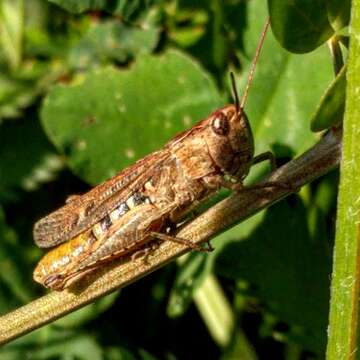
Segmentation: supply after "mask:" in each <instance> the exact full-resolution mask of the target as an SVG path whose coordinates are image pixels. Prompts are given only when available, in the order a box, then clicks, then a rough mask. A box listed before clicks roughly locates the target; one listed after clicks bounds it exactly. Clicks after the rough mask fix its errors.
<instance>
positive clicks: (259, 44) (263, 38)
mask: <svg viewBox="0 0 360 360" xmlns="http://www.w3.org/2000/svg"><path fill="white" fill-rule="evenodd" d="M269 25H270V18H269V17H268V18H267V20H266V22H265V25H264V29H263V31H262V33H261V36H260V40H259V43H258V45H257V48H256V52H255V57H254V60H253V61H252V63H251V68H250V72H249V75H248V79H247V83H246V87H245V91H244V95H243V97H242V99H241V103H240V109H239V110H241V109H243V108H244V106H245V104H246V100H247V97H248V94H249V89H250V85H251V83H252V81H253V78H254V73H255V68H256V64H257V62H258V59H259V55H260V51H261V48H262V46H263V44H264V40H265V35H266V32H267V29H268V27H269ZM231 78H233V76H232V77H231ZM232 81H233V80H232ZM233 88H234V85H233ZM236 97H237V94H236V96H235V104H236V107H237V106H238V101H239V100H238V99H237V98H236Z"/></svg>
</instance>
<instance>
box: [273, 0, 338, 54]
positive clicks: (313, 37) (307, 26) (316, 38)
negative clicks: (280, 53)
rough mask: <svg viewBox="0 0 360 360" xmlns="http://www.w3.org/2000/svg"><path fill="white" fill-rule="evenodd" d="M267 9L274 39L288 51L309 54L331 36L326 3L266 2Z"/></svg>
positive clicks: (319, 0)
mask: <svg viewBox="0 0 360 360" xmlns="http://www.w3.org/2000/svg"><path fill="white" fill-rule="evenodd" d="M268 6H269V12H270V17H271V26H272V29H273V31H274V34H275V37H276V39H277V40H278V41H279V42H280V44H281V46H283V47H284V48H285V49H287V50H289V51H291V52H294V53H306V52H310V51H312V50H314V49H316V48H317V47H318V46H320V45H321V44H322V43H324V42H325V41H326V40H328V39H329V38H330V37H331V36H332V34H333V33H334V30H333V29H332V27H331V25H330V23H329V20H328V15H327V12H326V6H327V1H326V0H293V1H290V2H289V1H283V0H268Z"/></svg>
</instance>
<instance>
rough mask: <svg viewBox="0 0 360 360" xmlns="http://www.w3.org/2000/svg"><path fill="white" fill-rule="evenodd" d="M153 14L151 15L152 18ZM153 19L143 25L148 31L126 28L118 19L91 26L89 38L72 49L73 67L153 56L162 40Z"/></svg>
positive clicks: (70, 56) (71, 63) (87, 34)
mask: <svg viewBox="0 0 360 360" xmlns="http://www.w3.org/2000/svg"><path fill="white" fill-rule="evenodd" d="M154 15H155V14H153V13H152V14H151V16H152V17H154ZM154 20H155V19H148V20H144V21H143V22H142V23H143V26H144V27H145V26H146V29H144V28H143V27H135V26H131V25H126V24H123V23H121V22H119V21H118V20H108V21H104V22H100V23H92V26H91V27H90V28H89V31H88V32H87V33H86V35H85V36H84V37H83V38H82V39H81V40H80V42H79V43H78V44H77V45H76V46H75V47H74V48H72V50H71V52H70V55H69V58H70V59H69V62H70V65H72V67H75V66H76V67H81V68H85V67H88V66H89V65H90V64H92V65H94V64H102V63H106V61H108V60H112V61H118V62H121V63H125V62H127V61H129V60H130V59H132V58H134V57H135V56H141V55H143V54H146V53H150V52H151V51H152V50H153V49H154V47H155V46H156V44H157V41H158V37H159V31H158V29H157V28H156V27H155V24H154Z"/></svg>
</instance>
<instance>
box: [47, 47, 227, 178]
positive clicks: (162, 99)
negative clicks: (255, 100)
mask: <svg viewBox="0 0 360 360" xmlns="http://www.w3.org/2000/svg"><path fill="white" fill-rule="evenodd" d="M221 104H222V99H221V97H220V95H219V93H218V91H217V89H216V86H215V84H214V83H213V81H212V80H211V79H210V77H209V75H208V74H207V73H206V72H205V71H204V70H203V69H202V68H201V67H200V66H199V65H198V64H197V63H196V62H194V61H193V60H192V59H191V58H189V57H188V56H186V55H184V54H182V53H180V52H177V51H169V52H167V53H166V54H164V55H161V56H149V55H147V56H145V55H144V56H142V57H141V58H139V59H138V61H137V62H136V63H135V64H134V65H133V66H132V67H131V68H130V69H128V70H122V71H119V70H115V69H112V68H106V69H101V70H98V71H95V72H91V73H89V74H87V75H86V76H85V77H84V78H81V79H78V83H77V84H74V85H71V86H64V85H61V86H56V87H55V88H54V89H53V90H52V91H51V93H50V94H49V96H48V97H47V99H46V101H45V102H44V105H43V108H42V112H41V116H42V122H43V126H44V128H45V130H46V133H47V134H48V136H49V138H50V139H51V141H52V142H53V143H54V144H55V145H56V146H57V147H58V149H59V150H60V151H61V152H63V153H64V154H65V155H66V157H67V161H68V163H69V166H70V167H71V168H72V170H73V171H74V172H75V173H76V174H77V175H79V176H80V177H82V178H83V179H85V180H86V181H88V182H90V183H92V184H96V183H98V182H100V181H102V180H104V179H106V178H108V177H110V176H113V175H114V174H115V173H116V172H118V171H119V170H120V169H121V168H124V167H126V166H128V165H130V164H131V163H133V162H134V160H135V159H137V158H140V157H142V156H144V155H146V154H148V153H150V152H151V151H153V150H155V149H157V148H159V147H160V146H162V145H163V144H164V143H165V142H166V141H168V140H169V139H170V138H171V137H172V136H174V135H175V134H176V133H177V132H179V131H180V130H183V129H184V128H185V127H189V126H191V125H192V124H193V123H194V122H195V121H197V120H200V119H201V118H203V117H205V116H207V115H208V114H209V113H210V111H211V110H215V109H216V108H217V107H219V106H220V105H221Z"/></svg>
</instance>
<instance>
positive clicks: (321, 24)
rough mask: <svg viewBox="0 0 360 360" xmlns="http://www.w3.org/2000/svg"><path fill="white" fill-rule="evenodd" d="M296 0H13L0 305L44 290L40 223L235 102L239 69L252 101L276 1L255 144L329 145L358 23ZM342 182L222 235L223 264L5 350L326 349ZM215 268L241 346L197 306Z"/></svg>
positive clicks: (182, 270)
mask: <svg viewBox="0 0 360 360" xmlns="http://www.w3.org/2000/svg"><path fill="white" fill-rule="evenodd" d="M284 4H285V2H283V1H281V0H269V1H268V4H266V3H265V2H264V1H261V0H252V1H245V0H225V1H220V0H211V1H203V0H198V1H188V0H178V1H176V0H167V1H165V0H148V1H145V0H143V1H142V0H137V1H126V0H114V1H109V0H93V1H90V0H51V1H46V0H27V1H24V0H15V1H14V0H2V1H0V68H1V72H0V312H1V313H2V314H4V313H6V312H8V311H10V310H11V309H14V308H16V307H18V306H21V305H22V304H24V303H27V302H29V301H30V300H31V299H34V298H36V297H38V296H40V295H41V294H43V293H44V289H42V288H40V287H39V286H37V285H36V284H35V283H34V282H33V280H32V276H31V274H32V269H33V268H34V266H35V264H36V262H37V261H38V260H39V258H40V257H41V255H42V254H43V251H42V250H40V249H38V248H36V247H35V245H34V243H33V240H32V226H33V223H34V222H35V221H36V220H37V219H39V218H40V217H42V216H44V215H45V214H47V213H48V212H50V211H53V210H54V209H56V208H57V207H59V206H61V205H62V204H63V203H64V200H65V199H66V197H67V196H68V195H70V194H74V193H81V192H84V191H86V190H88V189H89V188H90V185H94V184H97V183H99V182H100V181H102V180H104V179H106V178H108V177H109V176H112V175H114V174H115V173H116V172H117V171H119V170H120V169H122V168H123V167H125V166H127V165H129V164H131V163H132V162H134V161H135V160H136V159H138V158H140V157H142V156H143V155H145V154H147V153H149V152H150V151H153V150H156V149H159V148H160V147H161V146H162V145H163V144H164V143H165V142H166V141H167V140H168V139H169V138H171V137H172V136H173V135H175V134H176V133H177V132H179V131H181V130H183V129H186V128H189V127H190V126H191V125H192V124H194V123H195V122H196V121H198V120H200V119H202V118H204V117H206V116H207V114H209V113H210V112H211V111H213V110H215V109H216V108H218V107H220V106H222V105H225V104H226V103H227V102H231V101H232V96H231V90H230V85H229V71H230V70H232V71H234V72H235V73H236V74H237V78H238V79H239V81H238V86H239V91H240V93H241V92H242V90H243V89H244V86H245V82H246V78H247V73H248V70H249V67H250V63H251V60H252V57H253V56H254V54H255V49H256V45H257V41H258V38H259V36H260V33H261V29H262V27H263V24H264V23H265V20H266V18H267V16H268V12H269V11H270V14H271V16H272V28H273V30H274V33H275V37H274V36H273V34H272V32H271V31H270V32H269V33H268V35H267V38H266V41H265V45H264V48H263V50H262V54H261V57H260V60H259V64H258V68H257V71H256V75H255V79H254V82H253V85H252V88H251V90H250V96H249V100H248V103H247V105H246V111H247V113H248V116H249V118H250V122H251V124H252V127H253V131H254V136H255V145H256V152H257V153H260V152H262V151H265V150H269V149H271V150H273V151H274V152H275V153H276V155H277V157H278V158H279V163H282V162H284V161H287V160H289V159H290V158H291V157H292V156H296V155H299V154H301V153H302V152H303V151H304V150H306V149H307V148H308V147H309V146H311V145H312V144H314V143H315V142H316V140H317V139H318V138H319V137H318V134H314V133H312V132H311V130H310V116H311V114H313V113H314V112H315V110H316V109H317V108H318V107H320V108H321V114H320V115H321V117H320V119H316V116H317V115H314V116H313V120H312V121H313V128H314V129H318V128H319V127H320V129H321V130H322V129H326V128H327V127H329V126H331V124H332V121H333V120H329V121H327V120H326V119H327V116H329V117H332V118H334V116H335V117H336V120H338V119H340V118H341V116H342V112H343V108H342V107H341V104H343V101H344V100H343V99H344V92H343V90H341V89H343V83H342V82H343V81H344V80H343V79H344V77H342V78H340V79H339V80H337V82H336V83H334V84H335V85H334V84H332V85H331V87H330V88H329V89H330V90H328V91H327V92H326V93H325V90H326V89H327V88H328V87H329V85H330V84H331V83H332V82H333V79H334V75H333V73H332V58H331V55H330V53H329V51H328V49H327V48H326V46H325V45H324V42H325V41H326V40H328V38H329V37H330V36H331V35H332V34H333V33H334V32H338V31H340V30H341V29H342V28H343V27H346V26H348V21H349V11H350V10H349V8H350V1H344V2H342V5H341V6H339V4H338V2H336V1H335V0H334V1H325V0H321V1H320V0H317V1H292V2H289V3H287V5H286V6H285V5H284ZM314 4H315V5H314ZM325 10H327V11H325ZM305 15H306V16H305ZM314 29H315V30H314ZM275 38H276V39H275ZM345 43H346V42H345ZM343 50H344V51H346V49H345V48H343ZM289 51H292V52H289ZM295 53H306V54H303V55H297V54H295ZM340 76H341V75H340ZM340 81H341V83H340V85H341V89H340V90H336V89H337V88H338V87H339V86H337V85H336V84H339V82H340ZM335 90H336V93H335V94H334V91H335ZM323 93H325V95H324V96H323V97H322V94H323ZM334 97H335V100H336V99H338V98H339V99H340V100H339V101H337V102H336V101H335V100H334ZM320 101H321V103H320ZM334 102H335V104H334ZM340 102H341V104H340V105H339V103H340ZM319 104H320V105H319ZM334 109H335V110H334ZM334 111H335V112H336V115H332V114H333V112H334ZM314 117H315V119H314ZM314 124H315V125H314ZM263 171H265V169H264V168H262V167H260V170H258V171H254V172H252V173H251V174H250V176H249V180H248V181H252V180H253V179H254V178H256V177H258V176H259V174H260V173H261V172H263ZM336 189H337V173H336V172H333V173H331V174H328V175H327V176H325V177H324V178H323V179H319V180H318V181H316V182H315V183H313V184H311V185H309V186H307V187H305V188H304V189H303V190H302V191H301V192H300V193H299V194H297V195H293V196H291V197H290V198H288V199H286V200H284V201H283V202H282V203H280V204H278V205H275V206H273V207H272V208H270V209H268V210H266V211H264V212H262V213H260V214H258V215H256V216H255V217H253V218H251V219H249V220H247V221H246V222H244V223H242V224H239V225H238V226H236V227H234V228H232V229H230V230H228V231H227V232H225V233H223V234H221V235H220V236H219V237H218V238H217V239H215V240H214V241H213V245H214V246H215V247H216V251H215V252H214V253H212V254H211V255H210V256H207V255H203V254H197V253H195V254H191V256H189V257H188V258H187V259H186V260H185V263H183V264H182V265H180V266H177V265H176V264H175V263H173V264H170V265H168V266H167V267H166V268H164V269H162V270H159V271H157V272H156V273H154V274H153V275H151V276H148V277H147V278H146V279H143V280H140V281H139V282H137V283H136V284H133V285H131V286H129V287H128V288H126V289H124V290H122V291H121V293H115V294H113V295H109V296H108V297H106V298H104V299H102V300H100V301H98V302H96V303H94V304H91V305H89V306H88V307H86V308H84V309H80V310H78V311H77V312H75V313H73V314H70V315H68V316H66V317H64V318H63V319H60V320H58V321H56V322H55V323H53V324H50V325H48V326H46V327H43V328H42V329H39V330H37V331H35V332H33V333H31V334H29V335H27V336H25V337H23V338H20V339H18V340H16V341H14V342H13V343H11V344H9V345H7V346H6V347H4V348H3V349H1V350H0V357H1V359H24V358H29V359H95V360H96V359H109V360H117V359H165V358H166V359H194V358H206V359H218V358H223V359H235V358H236V359H242V358H244V359H245V358H246V359H269V358H270V357H271V358H276V359H300V358H301V359H313V358H319V359H321V358H323V353H324V349H325V343H326V326H327V316H328V315H327V314H328V303H329V282H330V279H329V276H330V273H331V248H332V239H333V228H334V217H335V215H334V209H335V201H336ZM210 273H211V274H213V275H215V276H216V277H217V279H218V280H219V281H220V283H221V285H222V286H223V288H224V289H225V293H226V297H227V299H228V302H229V304H231V311H232V314H233V323H234V324H235V326H234V328H233V329H232V330H231V331H232V333H231V337H232V340H231V342H230V343H229V344H227V345H226V346H219V344H217V342H216V341H215V340H214V339H213V338H212V337H211V335H210V334H211V333H212V332H211V331H209V330H211V329H208V328H207V327H206V326H207V325H206V324H207V323H206V321H204V319H202V318H201V316H200V315H199V313H198V312H197V311H196V307H195V306H194V305H193V302H192V297H193V294H194V291H196V290H197V289H198V288H199V287H201V284H202V282H203V279H204V278H205V277H206V276H208V275H209V274H210ZM209 296H211V297H216V296H219V294H217V293H213V294H209ZM198 306H199V305H198ZM210 310H211V309H210ZM219 326H222V324H219ZM244 349H245V350H244ZM245 353H246V357H244V356H245V355H244V354H245Z"/></svg>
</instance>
